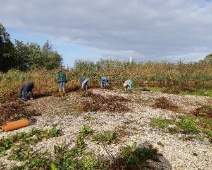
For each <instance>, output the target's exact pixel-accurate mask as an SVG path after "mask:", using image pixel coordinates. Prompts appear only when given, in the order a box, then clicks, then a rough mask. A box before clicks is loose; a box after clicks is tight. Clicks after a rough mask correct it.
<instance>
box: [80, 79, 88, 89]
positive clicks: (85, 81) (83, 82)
mask: <svg viewBox="0 0 212 170" xmlns="http://www.w3.org/2000/svg"><path fill="white" fill-rule="evenodd" d="M79 82H80V83H81V88H82V89H84V90H88V82H89V78H87V77H84V78H80V79H79Z"/></svg>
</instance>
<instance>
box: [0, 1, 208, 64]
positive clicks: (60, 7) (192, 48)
mask: <svg viewBox="0 0 212 170" xmlns="http://www.w3.org/2000/svg"><path fill="white" fill-rule="evenodd" d="M0 4H1V14H0V23H2V24H3V26H4V27H5V28H6V31H7V32H8V33H9V34H10V36H11V38H12V39H13V40H14V39H17V40H19V41H23V42H24V43H27V42H35V43H38V44H39V45H41V46H42V45H43V44H44V43H45V42H46V41H47V40H48V41H50V42H51V44H52V45H53V49H54V50H57V51H58V53H59V54H61V55H62V57H63V59H64V65H65V66H67V65H68V66H73V64H74V61H75V60H77V59H82V60H90V61H96V60H99V59H100V58H104V59H119V60H128V59H129V57H132V58H133V60H135V61H142V62H145V61H169V62H176V61H179V60H182V61H186V62H187V61H188V62H189V61H191V62H194V61H199V60H200V59H204V57H205V56H206V55H208V54H210V53H212V0H28V1H26V0H0Z"/></svg>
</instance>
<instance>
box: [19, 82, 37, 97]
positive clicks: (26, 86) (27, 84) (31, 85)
mask: <svg viewBox="0 0 212 170" xmlns="http://www.w3.org/2000/svg"><path fill="white" fill-rule="evenodd" d="M33 88H34V82H25V83H24V84H23V85H22V86H21V88H20V92H19V95H20V99H21V100H23V101H24V100H25V95H26V94H27V93H28V92H29V96H30V100H33V99H34V96H33V91H32V90H33Z"/></svg>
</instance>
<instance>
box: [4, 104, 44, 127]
mask: <svg viewBox="0 0 212 170" xmlns="http://www.w3.org/2000/svg"><path fill="white" fill-rule="evenodd" d="M26 107H27V104H25V103H21V102H18V101H14V102H10V103H4V104H2V105H1V106H0V113H1V115H0V126H2V125H3V124H5V123H7V122H10V121H15V120H19V119H22V118H26V119H28V120H30V121H31V122H35V121H36V119H35V118H33V116H40V115H41V114H40V113H38V112H36V111H35V110H33V111H28V110H27V109H26Z"/></svg>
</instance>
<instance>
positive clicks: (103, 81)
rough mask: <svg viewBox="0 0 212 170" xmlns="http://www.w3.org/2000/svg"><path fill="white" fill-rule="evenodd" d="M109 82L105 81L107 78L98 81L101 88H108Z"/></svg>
mask: <svg viewBox="0 0 212 170" xmlns="http://www.w3.org/2000/svg"><path fill="white" fill-rule="evenodd" d="M109 85H110V84H109V80H108V79H107V77H101V80H100V87H101V88H103V87H105V86H109Z"/></svg>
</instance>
